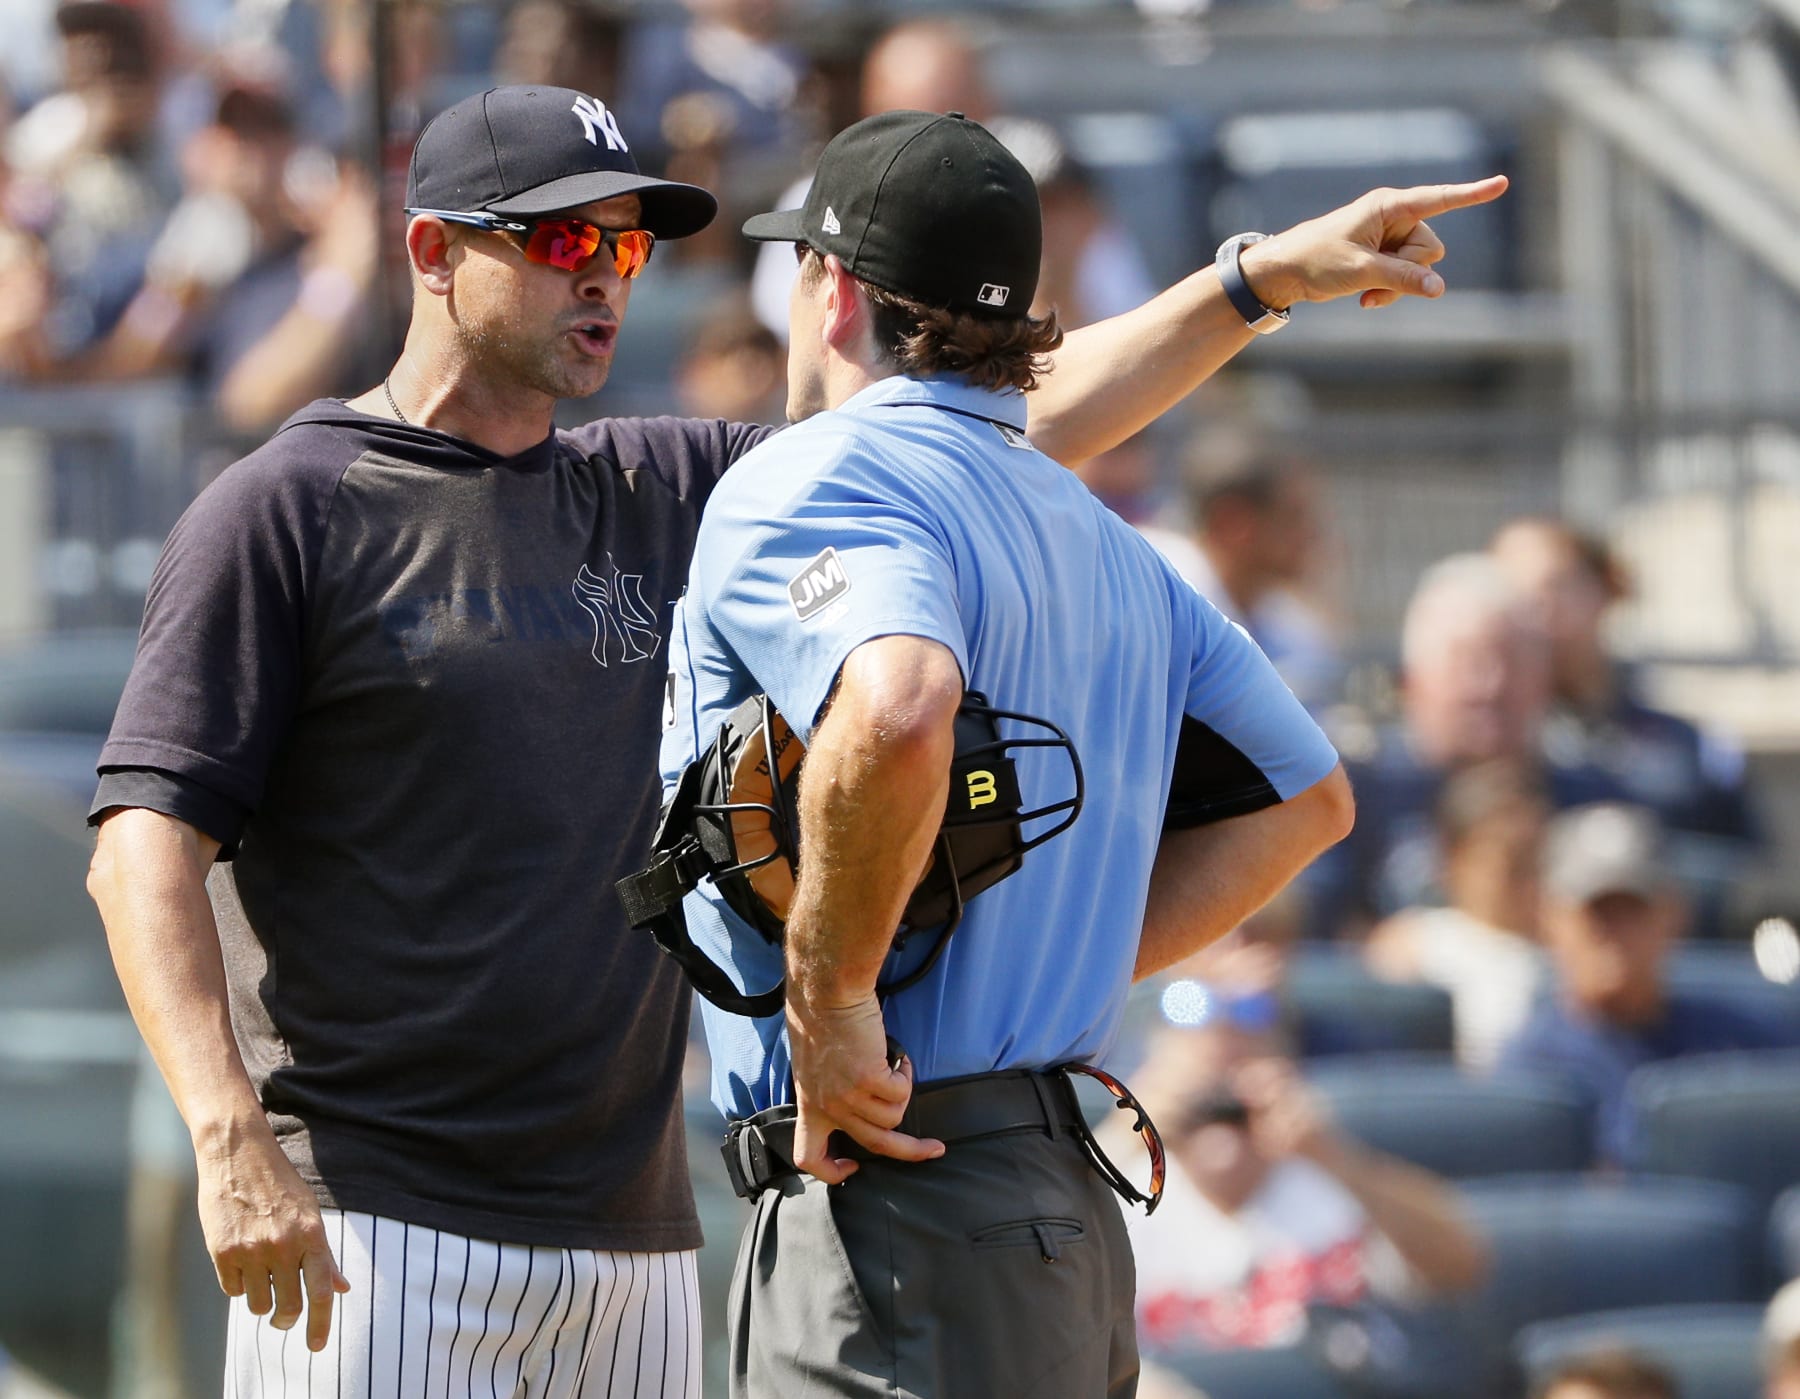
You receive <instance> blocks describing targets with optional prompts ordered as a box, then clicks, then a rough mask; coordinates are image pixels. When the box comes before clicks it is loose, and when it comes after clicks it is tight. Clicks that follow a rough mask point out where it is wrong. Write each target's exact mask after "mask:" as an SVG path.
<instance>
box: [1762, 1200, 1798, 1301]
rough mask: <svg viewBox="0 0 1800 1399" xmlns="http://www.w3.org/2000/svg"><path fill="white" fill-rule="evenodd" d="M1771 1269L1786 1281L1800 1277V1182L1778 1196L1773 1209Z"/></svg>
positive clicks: (1773, 1275)
mask: <svg viewBox="0 0 1800 1399" xmlns="http://www.w3.org/2000/svg"><path fill="white" fill-rule="evenodd" d="M1769 1269H1770V1276H1771V1277H1774V1278H1779V1279H1780V1280H1782V1281H1783V1282H1785V1281H1786V1280H1787V1279H1789V1278H1800V1185H1792V1186H1789V1187H1788V1188H1787V1189H1786V1190H1784V1191H1782V1192H1781V1194H1779V1195H1778V1196H1776V1197H1775V1206H1774V1208H1773V1209H1771V1210H1770V1211H1769Z"/></svg>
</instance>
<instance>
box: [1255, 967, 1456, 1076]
mask: <svg viewBox="0 0 1800 1399" xmlns="http://www.w3.org/2000/svg"><path fill="white" fill-rule="evenodd" d="M1288 1001H1289V1005H1290V1006H1291V1007H1292V1009H1293V1011H1294V1013H1295V1014H1296V1015H1297V1017H1298V1019H1299V1028H1300V1038H1301V1041H1302V1047H1303V1048H1304V1049H1305V1050H1306V1051H1307V1052H1308V1053H1310V1054H1312V1055H1315V1056H1317V1055H1320V1054H1322V1053H1342V1054H1384V1053H1393V1052H1421V1053H1428V1054H1434V1053H1445V1054H1447V1053H1449V1052H1450V1048H1451V1046H1452V1044H1453V1043H1454V1042H1455V1034H1456V1027H1455V1022H1454V1019H1453V1017H1452V1014H1451V1009H1450V996H1449V993H1447V992H1446V991H1444V990H1443V989H1442V988H1441V987H1437V986H1424V985H1405V984H1401V983H1397V982H1391V981H1380V980H1377V979H1376V978H1375V977H1372V976H1370V975H1369V973H1368V972H1367V971H1366V970H1364V968H1363V965H1362V963H1361V961H1360V960H1359V959H1358V958H1357V957H1356V956H1355V954H1353V953H1351V952H1349V951H1347V950H1345V949H1343V948H1336V947H1329V948H1327V947H1307V948H1305V949H1304V950H1303V951H1302V952H1301V954H1300V955H1299V956H1297V957H1296V958H1295V959H1294V964H1293V969H1292V971H1291V972H1290V973H1289V976H1288Z"/></svg>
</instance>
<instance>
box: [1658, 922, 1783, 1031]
mask: <svg viewBox="0 0 1800 1399" xmlns="http://www.w3.org/2000/svg"><path fill="white" fill-rule="evenodd" d="M1665 976H1666V977H1667V980H1668V984H1669V987H1670V989H1672V990H1677V991H1689V992H1696V993H1699V994H1702V995H1704V996H1705V997H1706V998H1707V999H1708V1000H1712V1001H1723V1002H1724V1003H1725V1004H1727V1005H1730V1006H1732V1007H1733V1008H1735V1009H1737V1010H1742V1011H1744V1012H1746V1013H1748V1014H1750V1015H1753V1016H1755V1017H1756V1018H1758V1019H1759V1020H1766V1021H1770V1022H1774V1023H1783V1024H1787V1025H1791V1026H1794V1027H1796V1028H1797V1029H1800V982H1792V983H1789V984H1787V985H1785V986H1784V985H1782V984H1781V983H1780V982H1775V981H1770V980H1769V979H1768V978H1767V977H1766V976H1764V975H1763V974H1762V972H1761V971H1760V970H1759V969H1758V968H1757V965H1756V959H1755V957H1753V956H1752V955H1751V953H1750V949H1749V948H1748V947H1746V946H1745V945H1743V944H1742V943H1713V942H1706V943H1699V942H1696V943H1687V944H1685V945H1684V946H1682V947H1679V948H1677V949H1676V950H1675V952H1674V953H1673V955H1671V956H1670V958H1669V960H1668V963H1667V966H1666V969H1665Z"/></svg>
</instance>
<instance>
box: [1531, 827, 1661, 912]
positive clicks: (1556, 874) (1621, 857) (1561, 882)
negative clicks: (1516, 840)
mask: <svg viewBox="0 0 1800 1399" xmlns="http://www.w3.org/2000/svg"><path fill="white" fill-rule="evenodd" d="M1664 864H1665V861H1664V855H1663V848H1662V828H1661V826H1660V825H1659V824H1658V822H1657V820H1656V817H1655V816H1654V815H1653V814H1652V813H1651V812H1649V811H1647V810H1645V809H1644V808H1643V807H1638V806H1626V805H1623V804H1620V803H1615V802H1602V803H1598V804H1596V805H1593V806H1581V807H1576V808H1575V809H1574V810H1573V811H1567V812H1564V813H1563V814H1562V815H1561V816H1558V817H1557V818H1556V819H1555V820H1554V821H1552V822H1551V823H1550V829H1549V831H1548V832H1547V834H1546V835H1545V841H1544V888H1545V890H1546V891H1547V892H1548V893H1549V894H1550V895H1551V897H1553V898H1556V899H1559V900H1562V901H1565V902H1567V903H1578V904H1584V903H1589V902H1592V901H1593V900H1594V899H1598V898H1601V897H1603V896H1604V895H1607V894H1635V895H1637V896H1638V897H1639V898H1643V899H1653V898H1655V897H1657V896H1658V895H1659V894H1661V893H1662V892H1663V891H1664V890H1665V889H1667V888H1668V886H1669V874H1668V871H1667V870H1666V869H1665V867H1664Z"/></svg>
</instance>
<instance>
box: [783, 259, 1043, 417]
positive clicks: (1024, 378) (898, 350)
mask: <svg viewBox="0 0 1800 1399" xmlns="http://www.w3.org/2000/svg"><path fill="white" fill-rule="evenodd" d="M823 272H824V262H823V261H822V260H821V258H820V257H819V254H818V252H817V251H816V250H815V249H812V248H808V249H807V251H806V258H805V261H804V263H802V265H801V270H800V275H801V276H802V277H804V278H807V279H809V284H810V279H813V278H817V277H819V276H822V275H823ZM858 284H859V285H860V286H861V287H862V289H863V292H864V294H865V295H866V296H867V297H868V298H869V305H870V306H871V307H872V308H873V310H874V326H873V331H874V336H875V343H876V345H878V346H879V347H880V348H881V351H882V353H883V354H885V355H886V356H887V358H888V359H890V360H892V361H893V363H894V366H895V368H897V369H898V370H899V371H900V372H901V373H902V374H910V375H913V376H914V377H916V378H927V377H929V376H931V375H933V374H955V375H958V376H959V377H961V378H962V379H964V380H965V381H967V382H968V383H970V384H973V385H974V386H975V387H976V388H980V389H1018V390H1019V391H1020V392H1021V393H1030V392H1031V391H1032V390H1033V389H1035V388H1036V387H1037V386H1038V379H1039V378H1040V377H1041V376H1042V375H1044V374H1045V373H1047V372H1048V371H1049V369H1050V360H1049V355H1050V352H1051V351H1052V350H1054V349H1056V347H1057V346H1058V345H1060V344H1062V342H1063V330H1062V326H1061V325H1060V324H1058V322H1057V318H1056V312H1055V310H1052V311H1051V312H1050V314H1049V315H1047V316H1025V317H1023V318H1018V319H1006V320H1000V319H996V318H994V317H990V316H981V315H975V314H973V313H971V312H967V311H950V310H946V309H945V308H943V307H941V306H928V305H926V304H925V303H924V302H922V301H914V300H913V299H912V298H911V297H907V296H902V295H900V294H899V293H898V292H892V291H888V290H887V289H886V288H885V287H878V286H875V285H873V284H872V283H869V282H864V281H861V280H860V279H858Z"/></svg>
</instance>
